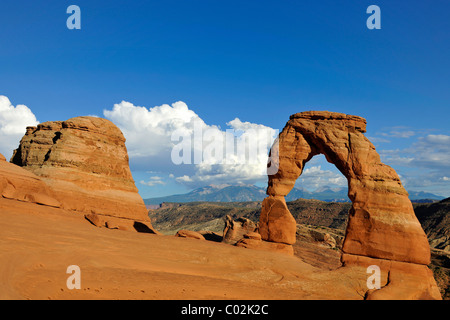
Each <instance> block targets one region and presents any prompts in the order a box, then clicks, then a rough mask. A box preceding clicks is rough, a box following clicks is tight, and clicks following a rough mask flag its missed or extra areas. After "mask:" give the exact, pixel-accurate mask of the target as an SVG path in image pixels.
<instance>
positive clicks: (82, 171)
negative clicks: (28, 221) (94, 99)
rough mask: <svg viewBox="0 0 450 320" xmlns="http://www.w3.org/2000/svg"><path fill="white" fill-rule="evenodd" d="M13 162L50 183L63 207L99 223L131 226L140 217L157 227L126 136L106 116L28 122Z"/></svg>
mask: <svg viewBox="0 0 450 320" xmlns="http://www.w3.org/2000/svg"><path fill="white" fill-rule="evenodd" d="M11 162H12V163H14V164H16V165H18V166H21V167H23V168H24V169H26V170H28V171H30V172H32V173H34V174H35V175H37V176H39V177H40V178H41V179H42V181H44V182H46V183H47V184H48V185H49V186H51V188H52V189H53V190H55V191H56V196H57V198H58V200H59V201H60V202H61V204H62V207H63V208H64V209H67V210H73V211H77V212H80V213H83V214H86V215H87V216H86V217H87V218H88V219H89V220H90V221H91V222H93V221H94V220H95V221H96V222H97V223H98V224H99V226H105V227H108V226H112V227H113V228H124V229H131V230H132V229H136V228H135V225H136V222H137V223H138V226H140V227H142V228H143V229H145V228H146V229H148V230H147V231H149V232H154V230H153V228H152V226H151V223H150V219H149V218H148V215H147V209H146V207H145V205H144V202H143V200H142V198H141V196H140V195H139V194H138V190H137V188H136V186H135V184H134V181H133V178H132V175H131V172H130V169H129V163H128V154H127V149H126V147H125V138H124V136H123V134H122V132H121V131H120V130H119V129H118V128H117V127H116V126H115V125H114V124H113V123H112V122H110V121H108V120H106V119H102V118H96V117H77V118H72V119H69V120H67V121H54V122H45V123H42V124H39V125H38V126H37V127H28V128H27V132H26V134H25V136H24V137H23V138H22V140H21V142H20V146H19V148H18V149H16V150H15V151H14V154H13V157H12V158H11ZM95 215H99V216H100V217H99V218H96V217H95ZM93 223H94V224H97V223H95V222H93Z"/></svg>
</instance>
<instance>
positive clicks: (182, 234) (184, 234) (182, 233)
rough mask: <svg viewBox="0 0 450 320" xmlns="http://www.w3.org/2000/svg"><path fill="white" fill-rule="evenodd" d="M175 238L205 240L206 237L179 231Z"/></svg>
mask: <svg viewBox="0 0 450 320" xmlns="http://www.w3.org/2000/svg"><path fill="white" fill-rule="evenodd" d="M175 237H180V238H191V239H198V240H205V237H204V236H202V235H201V234H200V233H199V232H196V231H191V230H179V231H178V232H177V233H176V234H175Z"/></svg>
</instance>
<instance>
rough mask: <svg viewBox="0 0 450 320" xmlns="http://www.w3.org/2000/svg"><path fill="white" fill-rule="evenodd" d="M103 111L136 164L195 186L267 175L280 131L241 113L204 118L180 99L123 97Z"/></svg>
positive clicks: (248, 180) (255, 179) (245, 181)
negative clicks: (215, 120) (222, 119)
mask: <svg viewBox="0 0 450 320" xmlns="http://www.w3.org/2000/svg"><path fill="white" fill-rule="evenodd" d="M103 114H104V116H105V117H106V118H108V119H109V120H111V121H112V122H114V123H115V124H116V125H117V126H118V127H119V128H120V129H121V130H122V132H123V134H124V136H125V138H126V139H127V142H126V145H127V149H128V152H129V155H130V163H131V165H132V170H133V169H134V170H143V171H144V170H145V171H148V170H152V171H157V172H165V173H167V174H170V175H171V177H173V178H175V180H176V181H177V182H179V183H183V184H186V185H191V186H197V185H198V186H203V185H206V184H218V183H254V182H256V181H258V180H260V181H261V180H263V179H266V167H267V159H268V152H269V149H270V147H271V145H272V143H273V140H274V139H275V138H276V136H277V134H278V131H277V130H275V129H272V128H270V127H267V126H264V125H261V124H255V123H250V122H243V121H241V120H240V119H238V118H236V119H234V120H231V121H230V122H228V123H227V126H228V128H226V129H221V128H220V127H219V126H217V125H212V124H206V123H205V122H204V121H203V119H201V118H200V117H199V116H198V115H197V114H196V113H195V112H194V111H193V110H191V109H189V108H188V106H187V105H186V104H185V103H184V102H181V101H179V102H175V103H173V104H172V105H168V104H163V105H161V106H156V107H153V108H146V107H141V106H135V105H133V104H132V103H130V102H126V101H122V102H121V103H118V104H115V105H114V106H113V108H112V110H104V112H103ZM157 181H162V180H157ZM141 183H142V182H141ZM158 183H159V182H156V181H153V180H150V181H148V182H145V181H144V183H143V184H146V185H150V184H153V185H156V184H158Z"/></svg>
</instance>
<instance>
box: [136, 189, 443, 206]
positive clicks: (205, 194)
mask: <svg viewBox="0 0 450 320" xmlns="http://www.w3.org/2000/svg"><path fill="white" fill-rule="evenodd" d="M347 193H348V191H347V188H330V187H323V188H320V189H317V190H315V191H308V190H305V189H300V188H294V189H292V191H291V192H290V193H289V194H288V195H287V196H286V201H293V200H296V199H316V200H322V201H327V202H349V201H350V200H349V198H348V196H347ZM265 197H266V189H265V188H260V187H257V186H254V185H210V186H206V187H202V188H198V189H195V190H193V191H191V192H188V193H185V194H175V195H170V196H166V197H158V198H149V199H144V202H145V204H146V205H159V204H161V203H163V202H178V203H182V202H197V201H207V202H244V201H262V200H263V199H264V198H265ZM409 198H410V199H411V200H412V201H416V202H432V201H437V200H442V199H444V197H441V196H437V195H435V194H432V193H427V192H422V191H421V192H416V191H409Z"/></svg>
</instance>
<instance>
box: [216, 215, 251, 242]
mask: <svg viewBox="0 0 450 320" xmlns="http://www.w3.org/2000/svg"><path fill="white" fill-rule="evenodd" d="M255 230H257V226H256V224H255V223H254V222H253V221H251V220H249V219H247V218H238V219H237V220H236V221H235V220H233V218H232V217H231V216H230V215H227V216H226V218H225V228H224V230H223V238H222V242H225V243H228V244H236V243H237V242H238V241H239V240H241V239H242V238H243V237H244V234H247V233H249V232H253V231H255Z"/></svg>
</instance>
